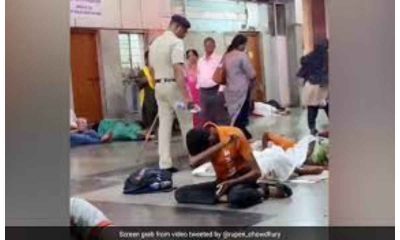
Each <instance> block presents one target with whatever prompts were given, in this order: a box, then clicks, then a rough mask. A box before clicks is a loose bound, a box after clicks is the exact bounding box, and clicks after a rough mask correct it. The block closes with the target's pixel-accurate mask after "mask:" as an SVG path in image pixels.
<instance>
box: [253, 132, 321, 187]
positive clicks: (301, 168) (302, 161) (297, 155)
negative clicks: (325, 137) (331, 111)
mask: <svg viewBox="0 0 400 240" xmlns="http://www.w3.org/2000/svg"><path fill="white" fill-rule="evenodd" d="M317 142H320V140H319V139H317V138H315V137H313V136H306V137H304V138H303V139H301V140H300V141H298V142H296V141H295V140H293V139H290V138H288V137H285V136H283V135H279V134H276V133H272V132H267V133H264V135H263V138H262V148H263V150H262V151H261V153H260V152H256V151H255V153H254V154H256V155H257V158H258V159H257V160H258V162H259V164H260V165H263V167H265V169H267V170H266V172H267V175H269V176H267V177H266V178H269V177H271V175H272V177H275V178H278V179H279V180H283V179H284V178H290V177H293V176H303V175H319V174H321V173H322V172H323V171H324V170H325V168H326V167H327V152H321V149H317V146H318V143H317ZM279 148H280V149H279ZM271 150H276V151H275V155H273V154H271ZM279 150H281V151H280V152H279ZM282 150H283V151H284V153H285V154H282V152H283V151H282ZM279 154H280V155H279ZM324 154H325V155H324ZM322 155H324V156H322ZM278 156H279V157H278ZM324 157H325V158H326V159H324V160H323V161H322V160H321V159H322V158H324ZM272 158H274V159H272ZM274 160H275V162H274ZM262 161H264V162H265V161H269V162H270V163H267V164H266V163H263V162H262ZM273 162H274V163H273ZM285 162H286V163H285ZM284 164H286V165H287V167H286V169H285V167H284ZM266 165H268V166H266ZM272 166H273V167H272ZM279 171H280V174H277V173H278V172H279ZM274 175H275V176H274ZM276 175H279V176H276ZM282 176H285V177H282ZM286 180H287V179H286Z"/></svg>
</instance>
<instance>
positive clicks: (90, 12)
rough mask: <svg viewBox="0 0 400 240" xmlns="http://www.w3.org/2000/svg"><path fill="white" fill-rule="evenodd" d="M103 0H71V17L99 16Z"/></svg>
mask: <svg viewBox="0 0 400 240" xmlns="http://www.w3.org/2000/svg"><path fill="white" fill-rule="evenodd" d="M102 1H103V0H71V2H70V10H71V16H72V17H101V14H102V11H101V10H102Z"/></svg>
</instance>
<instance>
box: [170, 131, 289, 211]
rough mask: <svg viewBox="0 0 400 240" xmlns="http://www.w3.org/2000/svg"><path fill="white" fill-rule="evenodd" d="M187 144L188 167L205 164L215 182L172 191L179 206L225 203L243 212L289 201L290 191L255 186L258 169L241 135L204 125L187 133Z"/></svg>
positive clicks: (266, 186) (278, 186) (285, 187)
mask: <svg viewBox="0 0 400 240" xmlns="http://www.w3.org/2000/svg"><path fill="white" fill-rule="evenodd" d="M186 144H187V147H188V150H189V153H190V155H191V157H190V166H191V167H192V168H196V167H198V166H200V165H202V164H204V163H206V162H208V161H211V164H212V165H213V167H214V170H215V172H216V181H213V182H206V183H200V184H195V185H188V186H183V187H180V188H178V189H177V190H176V191H175V199H176V201H177V202H178V203H193V204H217V203H218V202H228V203H229V206H230V207H232V208H246V207H250V206H253V205H255V204H258V203H261V202H262V201H263V200H264V199H268V198H269V197H276V198H284V197H290V196H291V195H292V191H291V189H290V188H289V187H287V186H286V185H283V184H277V185H268V184H258V183H257V180H258V178H259V177H260V176H261V171H260V168H259V166H258V164H257V162H256V161H255V159H254V156H253V154H252V149H251V147H250V144H249V142H248V141H247V139H246V137H245V135H244V134H243V132H242V131H241V130H240V129H239V128H236V127H230V126H217V125H215V124H213V123H206V124H205V125H204V127H203V128H195V129H192V130H190V131H189V132H188V133H187V136H186Z"/></svg>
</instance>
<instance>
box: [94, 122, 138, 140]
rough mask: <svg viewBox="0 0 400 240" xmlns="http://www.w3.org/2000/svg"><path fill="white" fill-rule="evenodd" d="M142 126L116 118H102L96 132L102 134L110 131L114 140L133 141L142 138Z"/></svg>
mask: <svg viewBox="0 0 400 240" xmlns="http://www.w3.org/2000/svg"><path fill="white" fill-rule="evenodd" d="M142 132H143V129H142V127H141V126H140V125H139V124H137V123H134V122H125V121H123V120H118V119H104V120H102V121H101V122H100V125H99V129H98V133H99V135H100V136H103V135H105V134H107V133H112V136H113V140H114V141H133V140H141V139H143V134H142Z"/></svg>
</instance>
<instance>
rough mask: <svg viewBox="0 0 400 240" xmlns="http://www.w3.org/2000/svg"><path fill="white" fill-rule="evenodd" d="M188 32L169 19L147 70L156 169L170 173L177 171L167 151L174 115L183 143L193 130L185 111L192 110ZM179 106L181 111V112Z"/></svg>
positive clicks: (185, 24) (181, 20)
mask: <svg viewBox="0 0 400 240" xmlns="http://www.w3.org/2000/svg"><path fill="white" fill-rule="evenodd" d="M189 28H190V23H189V21H188V20H187V19H186V18H185V17H182V16H180V15H173V16H172V17H171V21H170V24H169V27H168V29H167V30H166V31H165V32H164V33H163V34H162V35H161V36H159V37H157V38H156V39H155V40H154V41H153V43H152V44H151V46H150V51H149V60H150V66H152V67H153V69H154V78H155V79H156V80H155V82H156V86H155V94H156V100H157V104H158V114H159V121H160V125H159V129H158V138H159V145H158V154H159V156H160V161H159V166H160V168H161V169H168V170H169V171H171V172H176V171H178V170H177V169H176V168H174V167H173V165H172V158H171V148H170V146H171V132H172V124H173V120H174V112H175V114H176V116H177V117H178V121H179V125H180V128H181V133H182V136H183V137H182V139H183V140H184V139H185V136H186V133H187V132H188V131H189V130H190V129H191V128H192V126H193V118H192V115H191V113H190V112H189V111H188V109H192V108H193V101H192V99H191V97H190V94H189V93H188V91H187V89H186V85H185V67H184V63H185V51H184V45H183V40H182V39H183V38H184V37H185V36H186V33H187V31H188V29H189ZM182 104H184V105H185V107H183V108H182ZM184 145H185V141H184ZM185 146H186V145H185Z"/></svg>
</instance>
